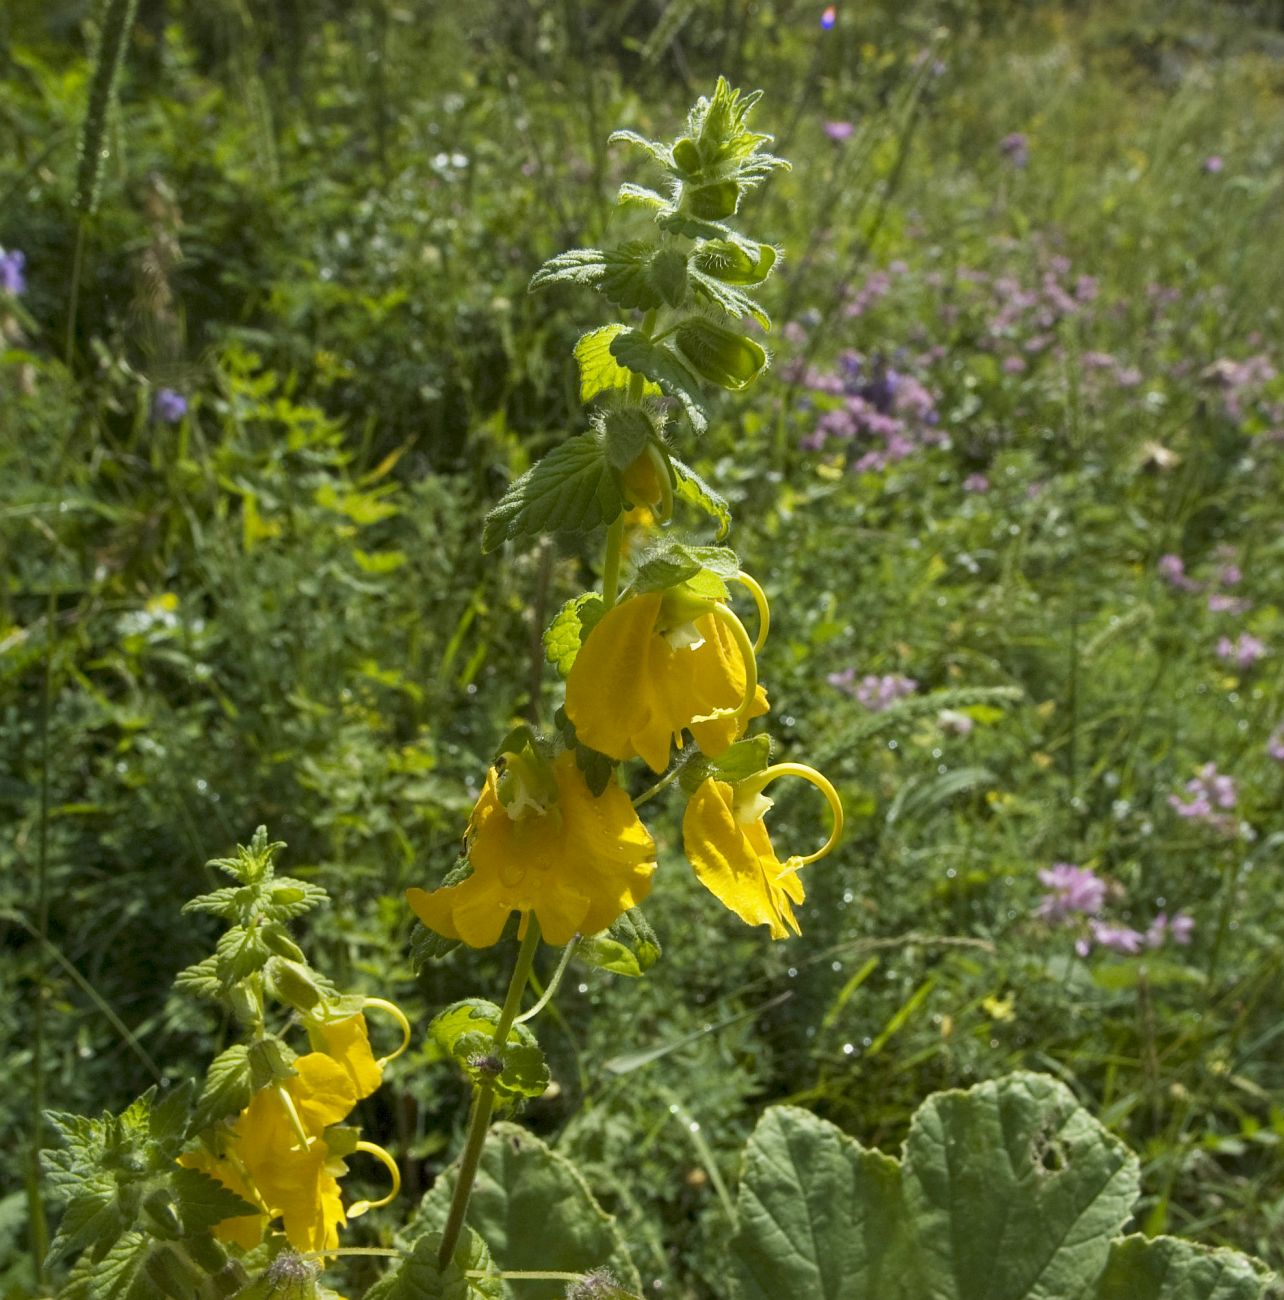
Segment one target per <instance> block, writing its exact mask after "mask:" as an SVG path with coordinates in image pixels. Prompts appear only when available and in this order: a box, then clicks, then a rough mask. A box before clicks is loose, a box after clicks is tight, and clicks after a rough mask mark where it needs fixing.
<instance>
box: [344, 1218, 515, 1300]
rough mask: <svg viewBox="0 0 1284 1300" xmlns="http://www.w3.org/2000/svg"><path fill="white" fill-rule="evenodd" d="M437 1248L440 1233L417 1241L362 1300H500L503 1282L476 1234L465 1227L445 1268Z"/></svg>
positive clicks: (483, 1242)
mask: <svg viewBox="0 0 1284 1300" xmlns="http://www.w3.org/2000/svg"><path fill="white" fill-rule="evenodd" d="M442 1222H443V1224H444V1222H445V1217H444V1216H443V1218H442ZM440 1249H441V1232H440V1231H436V1232H429V1233H425V1234H424V1235H423V1236H422V1237H419V1238H417V1239H416V1241H415V1243H414V1245H413V1246H412V1247H411V1249H410V1252H409V1254H408V1255H407V1256H406V1257H405V1258H404V1259H403V1260H401V1262H400V1263H399V1264H398V1265H397V1266H396V1268H394V1269H393V1271H392V1272H391V1273H389V1274H387V1275H386V1276H384V1277H382V1278H380V1279H379V1281H378V1282H376V1283H375V1284H374V1286H372V1287H371V1288H370V1290H368V1291H367V1292H366V1296H365V1300H500V1297H501V1296H503V1294H504V1289H503V1283H502V1282H501V1281H500V1278H499V1275H498V1273H497V1271H496V1270H495V1266H494V1264H493V1263H492V1261H491V1257H490V1250H489V1248H488V1247H487V1245H486V1242H485V1240H484V1239H483V1238H482V1237H481V1235H480V1234H479V1233H477V1232H475V1231H474V1230H473V1229H472V1228H465V1230H464V1232H463V1234H462V1236H461V1237H460V1241H459V1244H458V1245H457V1246H456V1247H455V1253H454V1255H453V1256H452V1257H451V1260H450V1263H449V1264H447V1265H446V1267H445V1268H444V1269H443V1268H440V1267H439V1266H438V1264H437V1252H438V1251H439V1250H440ZM470 1275H471V1276H470Z"/></svg>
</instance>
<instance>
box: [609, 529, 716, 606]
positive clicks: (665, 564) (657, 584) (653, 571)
mask: <svg viewBox="0 0 1284 1300" xmlns="http://www.w3.org/2000/svg"><path fill="white" fill-rule="evenodd" d="M739 572H740V561H739V559H738V558H737V556H736V553H735V552H734V551H733V550H731V549H730V547H726V546H684V545H683V544H682V543H681V542H668V543H662V544H661V545H659V546H656V547H654V548H653V549H651V550H649V551H646V552H645V553H644V554H642V555H641V556H639V558H638V562H637V567H636V569H635V570H634V573H633V580H632V581H631V582H630V584H629V590H630V591H632V592H633V593H635V594H641V593H642V592H647V591H667V590H668V589H669V588H670V587H676V586H677V585H678V584H679V583H687V584H689V585H693V586H694V587H695V589H696V591H697V594H699V595H701V596H705V597H707V598H708V599H711V600H726V598H727V595H728V593H727V580H728V579H730V578H734V577H735V575H736V574H737V573H739Z"/></svg>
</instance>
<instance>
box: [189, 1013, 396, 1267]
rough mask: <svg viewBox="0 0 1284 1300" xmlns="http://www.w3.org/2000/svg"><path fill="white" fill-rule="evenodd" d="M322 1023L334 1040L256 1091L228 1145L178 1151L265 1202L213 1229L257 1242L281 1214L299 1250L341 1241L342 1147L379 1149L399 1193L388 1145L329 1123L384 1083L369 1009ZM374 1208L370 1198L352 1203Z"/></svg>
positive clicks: (247, 1243) (238, 1240) (255, 1201)
mask: <svg viewBox="0 0 1284 1300" xmlns="http://www.w3.org/2000/svg"><path fill="white" fill-rule="evenodd" d="M320 1033H321V1035H322V1037H323V1038H324V1041H325V1043H326V1047H327V1050H326V1051H321V1052H309V1053H308V1054H307V1055H306V1056H300V1057H298V1058H297V1059H296V1060H295V1062H294V1069H295V1074H294V1075H293V1076H292V1077H290V1078H288V1079H286V1080H284V1081H283V1082H282V1083H280V1084H277V1085H275V1086H271V1087H267V1088H263V1089H261V1090H260V1091H259V1092H257V1093H255V1094H254V1096H253V1097H252V1098H251V1099H250V1104H249V1105H248V1106H247V1107H246V1108H245V1109H244V1110H243V1111H242V1112H241V1114H240V1115H239V1116H238V1117H237V1119H236V1121H235V1123H234V1125H233V1126H232V1132H231V1135H230V1137H229V1139H228V1140H227V1141H226V1142H225V1144H224V1148H223V1151H222V1153H221V1154H217V1155H216V1154H214V1153H213V1152H211V1151H208V1150H199V1151H190V1152H187V1153H186V1154H184V1155H182V1156H180V1157H179V1163H180V1164H182V1165H185V1166H187V1167H188V1168H189V1169H199V1170H201V1171H202V1172H204V1173H207V1174H209V1175H210V1176H211V1177H213V1178H216V1179H217V1180H218V1181H219V1182H220V1183H222V1184H223V1185H224V1186H225V1187H228V1188H230V1189H231V1190H232V1191H234V1192H236V1193H237V1194H238V1195H239V1196H241V1197H243V1198H244V1199H245V1200H247V1201H249V1202H250V1204H251V1205H257V1206H258V1207H259V1208H260V1211H261V1212H260V1213H258V1214H252V1215H242V1216H239V1217H237V1218H232V1219H224V1220H223V1221H222V1222H221V1223H219V1224H217V1225H216V1226H215V1228H214V1234H215V1236H217V1237H218V1238H219V1239H220V1240H223V1241H229V1242H233V1243H235V1244H236V1245H239V1246H241V1247H243V1248H244V1249H246V1250H252V1249H253V1248H254V1247H255V1246H257V1245H258V1244H259V1242H261V1241H262V1240H263V1234H264V1232H265V1230H266V1229H267V1226H268V1224H269V1223H270V1222H271V1220H273V1219H278V1218H279V1219H280V1220H281V1221H282V1226H283V1227H284V1229H285V1235H286V1239H287V1240H288V1241H289V1243H290V1245H291V1246H293V1247H294V1248H295V1249H296V1250H300V1251H322V1250H333V1249H335V1247H336V1246H338V1244H339V1229H340V1228H341V1227H342V1226H343V1225H344V1224H345V1223H346V1222H347V1218H348V1216H345V1214H344V1210H343V1201H342V1198H341V1196H340V1191H339V1176H340V1175H341V1174H343V1173H344V1172H346V1169H347V1166H346V1165H345V1164H344V1162H343V1159H342V1154H340V1153H341V1152H342V1153H343V1154H350V1153H351V1152H353V1151H365V1152H368V1153H369V1154H371V1155H374V1156H376V1157H377V1158H378V1159H379V1160H380V1161H381V1163H383V1165H384V1166H385V1168H387V1169H388V1170H389V1171H390V1173H391V1175H392V1179H393V1195H395V1193H396V1190H397V1186H398V1185H399V1182H400V1178H399V1176H398V1173H397V1167H396V1164H395V1162H394V1161H393V1160H392V1158H391V1157H390V1156H389V1155H388V1154H387V1153H386V1152H385V1151H383V1150H382V1148H380V1147H376V1146H374V1144H373V1143H369V1142H356V1143H354V1142H352V1141H351V1140H349V1141H347V1142H346V1143H344V1144H341V1145H340V1146H338V1147H332V1146H331V1145H330V1144H329V1143H328V1142H327V1140H326V1129H328V1128H329V1127H330V1126H331V1125H334V1124H338V1123H339V1122H340V1121H341V1120H343V1119H345V1118H346V1117H347V1116H348V1114H349V1113H350V1112H351V1111H352V1108H353V1107H354V1106H355V1105H356V1104H357V1102H358V1101H359V1100H361V1098H362V1097H367V1096H369V1095H370V1093H372V1092H373V1091H374V1090H375V1089H376V1088H377V1087H378V1086H379V1082H380V1078H381V1071H380V1069H379V1066H378V1064H377V1062H375V1060H374V1057H373V1055H372V1053H371V1051H370V1041H369V1037H368V1035H367V1032H366V1025H365V1018H364V1016H361V1015H360V1014H358V1015H354V1016H348V1017H345V1018H343V1019H340V1020H335V1021H331V1022H330V1023H329V1024H327V1025H324V1026H322V1027H321V1029H320ZM388 1199H391V1197H389V1198H388ZM382 1203H383V1202H380V1204H382ZM369 1208H371V1207H370V1205H369V1203H366V1202H362V1203H361V1204H360V1205H357V1206H353V1208H352V1211H351V1212H350V1213H351V1214H354V1215H355V1214H356V1213H361V1212H364V1211H365V1210H366V1209H369Z"/></svg>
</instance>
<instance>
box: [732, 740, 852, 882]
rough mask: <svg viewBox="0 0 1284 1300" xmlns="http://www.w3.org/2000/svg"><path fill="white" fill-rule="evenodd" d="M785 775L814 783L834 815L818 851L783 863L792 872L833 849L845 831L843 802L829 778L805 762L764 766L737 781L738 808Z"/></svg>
mask: <svg viewBox="0 0 1284 1300" xmlns="http://www.w3.org/2000/svg"><path fill="white" fill-rule="evenodd" d="M782 776H796V777H799V778H801V779H802V780H804V781H806V782H807V783H808V785H814V786H815V787H816V789H817V790H819V791H820V792H821V794H823V795H824V796H825V801H826V802H827V803H828V804H829V811H830V813H831V814H832V816H833V825H832V827H831V828H830V831H829V838H828V839H827V840H826V841H825V843H824V844H822V845H821V847H820V848H818V849H817V850H816V852H815V853H808V854H806V855H805V856H802V857H799V856H796V855H795V856H793V857H790V858H789V859H788V860H787V861H786V862H785V864H784V866H785V872H790V871H797V870H798V868H799V867H805V866H809V865H810V864H811V863H813V862H819V861H820V859H821V858H823V857H826V856H827V855H828V854H830V853H832V852H833V851H834V849H835V847H836V846H837V844H838V840H839V838H840V836H841V835H842V833H843V801H842V800H841V799H840V798H839V797H838V791H837V790H835V789H834V787H833V785H832V784H830V782H829V780H828V778H827V777H824V776H822V775H821V774H820V773H819V772H817V771H816V769H815V768H814V767H808V766H807V765H806V764H805V763H773V764H772V766H771V767H766V768H763V770H762V771H761V772H755V773H754V774H753V775H752V776H747V777H745V779H744V780H743V781H738V782H737V783H736V785H735V787H734V788H735V803H736V806H737V807H739V806H741V805H742V804H745V803H747V802H749V801H751V800H753V799H755V798H758V797H759V796H761V795H762V792H763V790H765V789H766V787H767V786H769V785H770V784H771V783H772V782H773V781H775V780H777V779H778V778H780V777H782ZM782 874H783V873H782Z"/></svg>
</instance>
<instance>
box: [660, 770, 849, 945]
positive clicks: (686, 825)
mask: <svg viewBox="0 0 1284 1300" xmlns="http://www.w3.org/2000/svg"><path fill="white" fill-rule="evenodd" d="M786 775H791V776H799V777H802V779H803V780H805V781H809V782H810V783H811V784H812V785H814V786H816V787H817V789H819V790H820V791H821V793H822V794H824V796H825V798H826V799H827V800H828V802H829V807H830V811H831V812H832V813H833V820H834V825H833V829H832V831H831V832H830V836H829V839H828V840H827V841H826V843H825V845H824V847H823V848H821V849H819V850H818V851H817V852H815V853H811V854H808V855H807V856H806V857H791V858H789V859H788V860H787V861H786V862H784V863H783V864H782V863H781V862H780V861H779V859H778V858H777V857H776V851H775V849H774V848H773V847H772V843H771V837H770V835H768V834H767V824H766V822H765V820H764V816H765V814H766V812H767V810H768V809H769V808H770V807H771V800H770V799H768V798H766V797H765V796H764V795H763V793H762V791H763V789H764V787H765V786H766V785H767V784H768V783H769V782H771V781H774V780H775V779H776V778H777V777H780V776H786ZM842 829H843V807H842V804H841V802H840V801H839V798H838V793H837V791H835V789H834V787H833V786H832V785H830V784H829V782H828V781H826V780H825V778H824V777H823V776H821V775H820V773H819V772H817V771H815V770H813V769H812V768H810V767H804V766H803V765H802V764H800V763H778V764H776V765H775V766H774V767H769V768H766V769H765V770H764V771H762V772H758V773H756V774H755V775H754V776H751V777H748V778H747V779H746V780H744V781H741V782H739V783H737V784H736V785H730V784H728V783H727V782H726V781H719V780H716V779H715V778H714V777H709V778H708V779H706V780H705V781H704V782H703V783H702V784H701V785H700V787H699V788H698V789H697V790H696V792H695V794H693V795H692V796H691V800H690V802H689V803H688V804H687V810H686V813H685V815H684V816H683V818H682V840H683V845H684V847H685V849H686V854H687V858H688V859H689V860H690V862H691V865H692V866H693V867H694V868H695V873H696V876H697V877H698V878H699V880H700V883H701V884H702V885H704V887H705V888H706V889H708V890H709V891H710V893H712V894H713V895H714V897H715V898H717V899H718V900H719V901H720V902H721V903H722V904H723V905H724V906H726V907H728V908H729V909H730V910H731V911H733V912H734V913H735V914H736V915H737V916H738V917H739V918H740V919H741V920H742V921H743V922H744V923H745V924H746V925H766V926H768V927H770V930H771V937H772V938H773V939H785V938H788V937H789V931H790V930H792V931H793V932H794V933H795V934H801V933H802V931H801V929H800V928H799V925H798V921H797V918H796V917H795V916H794V904H795V903H801V902H802V901H803V898H804V892H803V885H802V881H801V880H800V879H799V877H798V869H799V868H800V867H804V866H806V865H807V864H808V863H810V862H815V861H816V860H817V859H819V858H823V857H824V856H825V854H827V853H828V852H830V850H831V849H832V848H833V847H834V845H835V844H836V843H837V841H838V837H839V835H840V834H841V833H842Z"/></svg>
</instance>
